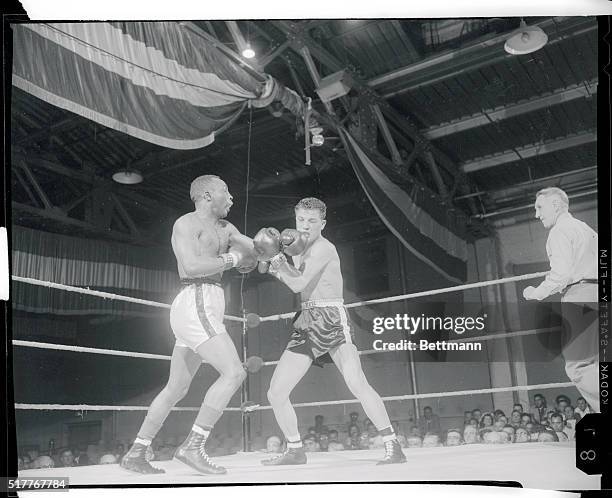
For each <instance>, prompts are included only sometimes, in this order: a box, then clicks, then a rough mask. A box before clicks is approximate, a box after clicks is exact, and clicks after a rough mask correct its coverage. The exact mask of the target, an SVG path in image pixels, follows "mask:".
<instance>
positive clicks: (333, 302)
mask: <svg viewBox="0 0 612 498" xmlns="http://www.w3.org/2000/svg"><path fill="white" fill-rule="evenodd" d="M326 306H340V307H342V306H344V299H313V300H311V301H304V302H303V303H302V309H303V310H307V309H310V308H325V307H326Z"/></svg>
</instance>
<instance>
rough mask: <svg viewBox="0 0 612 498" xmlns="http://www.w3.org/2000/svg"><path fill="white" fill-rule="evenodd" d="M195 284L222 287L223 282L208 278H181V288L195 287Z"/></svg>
mask: <svg viewBox="0 0 612 498" xmlns="http://www.w3.org/2000/svg"><path fill="white" fill-rule="evenodd" d="M193 284H197V285H200V284H209V285H216V286H217V287H221V282H217V281H216V280H213V279H212V278H208V277H197V278H181V287H188V286H189V285H193Z"/></svg>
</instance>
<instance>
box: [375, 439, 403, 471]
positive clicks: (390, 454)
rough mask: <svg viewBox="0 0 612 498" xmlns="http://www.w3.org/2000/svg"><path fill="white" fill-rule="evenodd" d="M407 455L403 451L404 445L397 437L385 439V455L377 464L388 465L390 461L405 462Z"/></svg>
mask: <svg viewBox="0 0 612 498" xmlns="http://www.w3.org/2000/svg"><path fill="white" fill-rule="evenodd" d="M405 461H406V455H404V452H403V451H402V447H401V446H400V444H399V441H398V440H397V439H392V440H391V441H385V456H384V458H383V459H382V460H380V461H379V462H378V463H377V464H376V465H387V464H389V463H404V462H405Z"/></svg>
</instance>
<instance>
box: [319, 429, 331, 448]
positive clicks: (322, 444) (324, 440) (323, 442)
mask: <svg viewBox="0 0 612 498" xmlns="http://www.w3.org/2000/svg"><path fill="white" fill-rule="evenodd" d="M328 450H329V436H328V435H327V433H325V432H324V433H322V434H321V435H320V436H319V451H328Z"/></svg>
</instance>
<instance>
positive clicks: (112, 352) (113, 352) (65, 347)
mask: <svg viewBox="0 0 612 498" xmlns="http://www.w3.org/2000/svg"><path fill="white" fill-rule="evenodd" d="M557 330H559V328H558V327H551V328H547V329H528V330H517V331H515V332H507V333H502V334H494V335H489V336H478V337H462V338H459V339H450V340H449V341H448V342H464V341H476V340H480V341H490V340H495V339H505V338H509V337H519V336H524V335H533V334H543V333H548V332H554V331H557ZM11 342H12V344H13V346H23V347H28V348H38V349H51V350H56V351H73V352H75V353H93V354H105V355H109V356H127V357H130V358H146V359H150V360H171V359H172V356H168V355H163V354H154V353H139V352H136V351H122V350H118V349H102V348H90V347H85V346H72V345H69V344H53V343H49V342H36V341H23V340H20V339H13V340H12V341H11ZM396 352H397V351H394V350H388V349H384V350H379V349H364V350H362V351H358V353H359V354H360V355H362V356H366V355H370V354H376V353H396ZM202 363H206V362H205V361H202ZM277 363H278V361H265V362H264V363H263V366H270V365H276V364H277Z"/></svg>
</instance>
